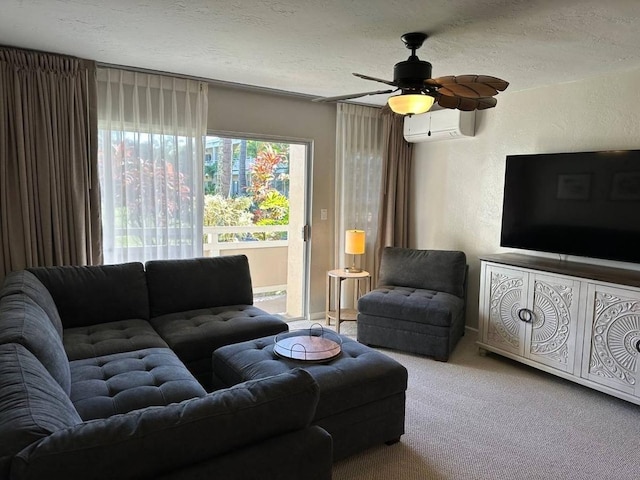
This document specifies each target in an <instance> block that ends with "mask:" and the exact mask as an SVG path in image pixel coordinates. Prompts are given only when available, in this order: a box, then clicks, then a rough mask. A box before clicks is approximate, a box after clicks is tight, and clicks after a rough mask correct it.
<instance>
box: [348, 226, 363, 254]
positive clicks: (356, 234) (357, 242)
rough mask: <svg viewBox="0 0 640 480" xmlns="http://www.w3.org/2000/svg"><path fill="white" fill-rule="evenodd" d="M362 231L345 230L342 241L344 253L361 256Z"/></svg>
mask: <svg viewBox="0 0 640 480" xmlns="http://www.w3.org/2000/svg"><path fill="white" fill-rule="evenodd" d="M364 241H365V234H364V230H347V231H346V236H345V240H344V253H346V254H349V255H362V254H363V253H364Z"/></svg>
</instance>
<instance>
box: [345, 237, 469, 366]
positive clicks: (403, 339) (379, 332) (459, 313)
mask: <svg viewBox="0 0 640 480" xmlns="http://www.w3.org/2000/svg"><path fill="white" fill-rule="evenodd" d="M466 280H467V263H466V256H465V254H464V252H460V251H448V250H416V249H410V248H396V247H387V248H385V249H384V250H383V252H382V261H381V264H380V277H379V281H378V286H377V287H376V288H375V289H374V290H372V291H371V292H369V293H367V294H365V295H363V296H362V297H360V299H359V300H358V341H359V342H360V343H364V344H365V345H375V346H380V347H386V348H391V349H396V350H402V351H405V352H410V353H417V354H420V355H426V356H430V357H434V358H435V359H436V360H440V361H443V362H446V361H447V360H448V359H449V355H450V354H451V352H452V351H453V349H454V347H455V346H456V344H457V343H458V340H459V339H460V337H461V336H462V335H464V324H465V305H466Z"/></svg>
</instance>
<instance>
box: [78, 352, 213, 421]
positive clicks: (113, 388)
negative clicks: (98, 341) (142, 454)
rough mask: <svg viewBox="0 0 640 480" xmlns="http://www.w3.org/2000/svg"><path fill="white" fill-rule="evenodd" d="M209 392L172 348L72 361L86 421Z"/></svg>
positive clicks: (79, 399) (79, 411) (80, 406)
mask: <svg viewBox="0 0 640 480" xmlns="http://www.w3.org/2000/svg"><path fill="white" fill-rule="evenodd" d="M204 395H206V392H205V390H204V388H202V386H201V385H200V384H199V383H198V382H197V381H196V379H195V378H194V377H193V375H191V373H189V371H188V370H187V368H186V367H185V366H184V364H183V363H182V362H181V361H180V360H179V359H178V357H177V356H176V355H175V354H174V353H173V352H172V351H171V350H169V349H168V348H149V349H145V350H138V351H135V352H124V353H118V354H114V355H107V356H103V357H97V358H87V359H84V360H75V361H73V362H71V401H72V402H73V404H74V405H75V407H76V409H77V411H78V413H79V414H80V416H81V417H82V419H83V420H91V419H96V418H106V417H110V416H111V415H115V414H117V413H126V412H130V411H132V410H137V409H139V408H145V407H148V406H151V405H168V404H170V403H176V402H181V401H183V400H187V399H189V398H195V397H202V396H204Z"/></svg>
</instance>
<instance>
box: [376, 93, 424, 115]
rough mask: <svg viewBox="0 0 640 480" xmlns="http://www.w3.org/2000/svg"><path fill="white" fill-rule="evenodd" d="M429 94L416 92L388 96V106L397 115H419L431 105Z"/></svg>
mask: <svg viewBox="0 0 640 480" xmlns="http://www.w3.org/2000/svg"><path fill="white" fill-rule="evenodd" d="M434 100H435V99H434V98H433V97H432V96H431V95H423V94H416V93H409V94H401V95H395V96H393V97H389V100H388V101H387V102H388V103H389V108H391V110H392V111H393V112H395V113H397V114H399V115H419V114H421V113H425V112H428V111H429V109H430V108H431V106H432V105H433V102H434Z"/></svg>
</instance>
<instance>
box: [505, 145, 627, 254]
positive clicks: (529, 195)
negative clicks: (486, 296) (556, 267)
mask: <svg viewBox="0 0 640 480" xmlns="http://www.w3.org/2000/svg"><path fill="white" fill-rule="evenodd" d="M500 245H501V246H504V247H514V248H521V249H526V250H536V251H542V252H552V253H557V254H564V255H577V256H583V257H592V258H601V259H608V260H619V261H625V262H634V263H640V150H624V151H603V152H579V153H553V154H531V155H509V156H507V160H506V170H505V183H504V203H503V210H502V233H501V238H500Z"/></svg>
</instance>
